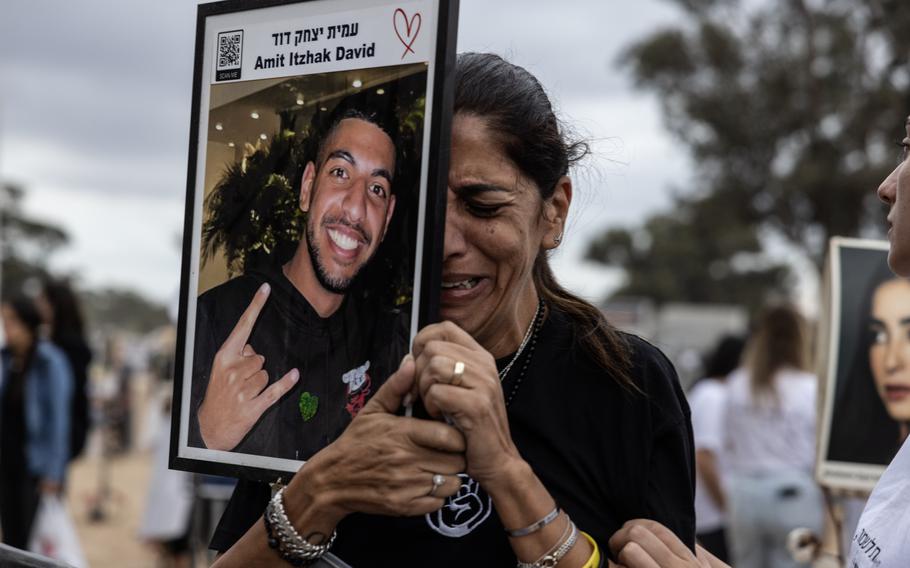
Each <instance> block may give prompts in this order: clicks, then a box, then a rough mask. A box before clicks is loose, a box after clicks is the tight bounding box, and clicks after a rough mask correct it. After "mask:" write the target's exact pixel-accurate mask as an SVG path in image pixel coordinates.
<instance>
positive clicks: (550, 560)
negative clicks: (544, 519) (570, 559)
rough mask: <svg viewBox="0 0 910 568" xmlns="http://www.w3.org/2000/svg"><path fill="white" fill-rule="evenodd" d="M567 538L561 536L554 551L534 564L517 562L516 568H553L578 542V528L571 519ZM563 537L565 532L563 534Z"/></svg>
mask: <svg viewBox="0 0 910 568" xmlns="http://www.w3.org/2000/svg"><path fill="white" fill-rule="evenodd" d="M567 528H568V529H569V538H565V536H561V537H560V538H559V542H560V544H559V546H557V547H556V548H555V549H554V550H551V551H550V552H548V553H546V554H544V555H543V556H541V557H540V558H538V559H537V560H535V561H534V562H522V561H521V560H519V561H518V568H554V567H555V566H556V565H557V564H559V561H560V560H562V559H563V557H564V556H565V555H566V554H568V553H569V551H570V550H572V547H573V546H575V541H577V540H578V528H577V527H576V526H575V523H573V522H572V519H569V526H568V527H567ZM563 535H565V532H563Z"/></svg>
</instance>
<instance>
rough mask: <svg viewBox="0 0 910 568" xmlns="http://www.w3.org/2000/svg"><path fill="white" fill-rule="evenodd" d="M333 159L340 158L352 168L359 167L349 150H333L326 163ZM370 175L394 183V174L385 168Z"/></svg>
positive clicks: (378, 169) (377, 169)
mask: <svg viewBox="0 0 910 568" xmlns="http://www.w3.org/2000/svg"><path fill="white" fill-rule="evenodd" d="M332 158H338V159H340V160H344V161H345V162H348V163H349V164H351V165H352V166H356V165H357V160H355V159H354V155H353V154H351V153H350V152H348V151H347V150H333V151H332V153H331V154H329V155H328V156H327V157H326V159H325V161H327V162H328V161H329V160H331V159H332ZM370 175H371V176H372V177H383V178H385V179H386V180H388V182H389V183H392V174H391V173H390V172H389V170H387V169H385V168H376V169H375V170H373V171H372V172H371V173H370Z"/></svg>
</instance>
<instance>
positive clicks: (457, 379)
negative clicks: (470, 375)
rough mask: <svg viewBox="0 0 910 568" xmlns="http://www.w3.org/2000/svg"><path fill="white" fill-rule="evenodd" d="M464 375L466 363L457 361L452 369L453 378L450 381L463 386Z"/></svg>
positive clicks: (454, 384)
mask: <svg viewBox="0 0 910 568" xmlns="http://www.w3.org/2000/svg"><path fill="white" fill-rule="evenodd" d="M463 377H464V363H463V362H461V361H455V368H454V369H452V380H451V381H449V383H450V384H451V385H452V386H456V387H457V386H461V380H462V378H463Z"/></svg>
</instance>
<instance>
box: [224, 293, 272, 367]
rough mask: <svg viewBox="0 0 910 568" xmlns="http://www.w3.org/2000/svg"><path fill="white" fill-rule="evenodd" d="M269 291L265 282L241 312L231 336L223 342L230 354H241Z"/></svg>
mask: <svg viewBox="0 0 910 568" xmlns="http://www.w3.org/2000/svg"><path fill="white" fill-rule="evenodd" d="M270 291H271V287H270V286H269V285H268V283H267V282H266V283H264V284H263V285H262V286H260V287H259V289H258V290H256V293H255V294H253V299H252V300H250V305H249V306H247V308H246V310H244V311H243V315H241V316H240V319H239V320H238V321H237V325H235V326H234V329H233V330H231V334H230V335H229V336H228V338H227V340H226V341H225V342H224V344H225V346H229V347H230V350H231V351H232V352H234V353H240V354H242V353H243V351H244V347H245V346H246V343H247V340H248V339H249V338H250V333H252V332H253V326H254V325H256V319H257V318H258V317H259V312H261V311H262V307H263V306H265V302H266V300H268V299H269V292H270Z"/></svg>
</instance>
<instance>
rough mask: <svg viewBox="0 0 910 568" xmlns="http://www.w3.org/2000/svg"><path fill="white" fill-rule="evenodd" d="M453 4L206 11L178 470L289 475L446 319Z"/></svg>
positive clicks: (325, 4) (240, 5) (191, 195)
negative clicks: (442, 266) (438, 319)
mask: <svg viewBox="0 0 910 568" xmlns="http://www.w3.org/2000/svg"><path fill="white" fill-rule="evenodd" d="M456 10H457V3H452V2H448V1H446V0H423V1H416V2H410V3H392V2H387V1H382V0H380V1H366V0H332V1H329V0H310V1H302V2H286V1H272V2H255V3H253V2H249V3H247V2H242V1H240V2H238V1H228V2H218V3H213V4H203V5H201V6H200V7H199V19H198V30H197V48H196V77H195V83H194V92H193V122H192V125H191V144H190V145H191V147H190V160H189V176H188V192H187V193H188V197H187V209H186V223H185V227H186V228H185V235H184V258H183V263H184V264H183V278H182V289H181V315H180V327H179V329H180V336H179V338H178V356H177V361H178V364H177V370H176V373H177V380H176V381H175V383H176V387H175V388H176V392H175V411H174V427H173V432H172V447H171V464H172V467H177V468H181V469H190V470H194V471H202V472H210V473H221V474H228V475H233V476H237V477H245V478H248V479H259V480H268V481H272V480H274V479H276V477H284V478H285V480H286V479H287V478H288V477H289V475H288V474H290V473H293V472H294V471H296V470H297V469H298V468H299V467H300V465H301V464H302V463H303V462H305V461H306V460H307V459H309V457H310V456H312V455H313V454H314V453H316V452H317V451H319V450H320V449H322V448H323V447H325V446H326V445H327V444H329V443H330V442H331V441H332V440H334V439H335V438H337V437H338V436H339V435H340V434H341V432H342V431H343V430H344V429H345V428H346V427H347V425H348V424H349V423H350V421H351V420H352V419H353V418H354V417H355V416H356V415H357V413H358V412H360V410H361V409H362V408H363V407H364V405H365V404H366V402H367V401H368V400H369V398H370V396H371V395H372V394H373V393H375V392H376V390H377V389H378V388H379V387H380V385H381V384H382V383H383V382H384V381H385V380H386V378H387V377H388V376H389V375H390V374H391V373H392V372H394V370H395V369H397V367H398V365H399V362H400V360H401V358H402V357H403V355H404V354H405V353H406V352H407V351H408V346H409V343H410V340H411V338H412V337H413V335H414V333H416V330H417V329H418V328H419V327H420V326H421V325H423V324H425V323H428V322H429V321H432V318H433V313H434V311H435V309H436V308H435V306H436V302H437V296H436V294H437V293H438V288H439V285H438V278H439V276H438V274H439V270H438V269H439V267H438V262H439V261H438V260H437V258H441V252H440V251H441V237H442V219H443V215H444V209H443V207H444V205H443V204H442V203H440V200H441V197H440V195H442V196H444V192H439V191H435V190H430V189H428V188H438V187H440V186H442V187H444V184H445V179H446V175H447V169H448V161H447V152H446V151H445V149H446V148H447V147H448V138H449V126H448V124H449V121H450V116H451V109H450V108H447V105H448V106H450V105H451V96H450V94H449V93H448V89H449V85H450V83H451V82H450V81H449V77H448V75H447V74H448V73H449V72H450V70H451V68H452V62H453V61H454V34H455V22H456V14H457V13H456Z"/></svg>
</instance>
